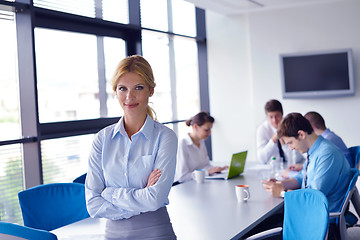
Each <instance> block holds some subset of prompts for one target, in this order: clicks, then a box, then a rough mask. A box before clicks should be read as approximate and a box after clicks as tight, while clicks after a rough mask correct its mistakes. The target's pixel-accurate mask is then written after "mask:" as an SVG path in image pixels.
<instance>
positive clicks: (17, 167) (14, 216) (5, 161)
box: [0, 144, 23, 224]
mask: <svg viewBox="0 0 360 240" xmlns="http://www.w3.org/2000/svg"><path fill="white" fill-rule="evenodd" d="M21 146H22V145H21V144H12V145H4V146H0V192H1V195H0V221H3V222H13V223H19V224H21V223H22V215H21V211H20V206H19V201H18V197H17V193H18V192H20V191H22V190H23V175H22V156H21V152H22V149H21Z"/></svg>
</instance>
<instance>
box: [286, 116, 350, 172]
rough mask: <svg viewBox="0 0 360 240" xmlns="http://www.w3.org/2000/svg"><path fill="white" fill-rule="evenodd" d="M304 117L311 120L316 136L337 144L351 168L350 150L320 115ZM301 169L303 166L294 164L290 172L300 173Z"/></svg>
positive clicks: (290, 167)
mask: <svg viewBox="0 0 360 240" xmlns="http://www.w3.org/2000/svg"><path fill="white" fill-rule="evenodd" d="M304 117H305V118H306V119H307V120H309V122H310V124H311V127H312V128H313V129H314V132H315V134H316V135H318V136H320V135H321V136H323V137H324V138H325V139H327V140H329V141H330V142H332V143H333V144H335V146H337V147H338V148H340V150H341V151H342V152H343V153H344V155H345V157H346V159H347V160H348V162H349V164H350V166H351V164H352V161H353V160H352V157H351V154H350V151H349V149H348V148H347V147H346V145H345V143H344V142H343V140H342V139H341V138H340V137H339V136H338V135H336V134H335V133H334V132H332V131H331V130H330V129H329V128H327V127H326V125H325V120H324V118H323V117H322V116H321V115H320V114H319V113H317V112H313V111H311V112H308V113H306V114H305V115H304ZM301 169H302V164H293V165H290V166H289V170H292V171H300V170H301Z"/></svg>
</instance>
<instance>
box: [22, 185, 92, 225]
mask: <svg viewBox="0 0 360 240" xmlns="http://www.w3.org/2000/svg"><path fill="white" fill-rule="evenodd" d="M18 197H19V202H20V207H21V211H22V215H23V220H24V225H25V226H28V227H32V228H37V229H42V230H47V231H51V230H53V229H56V228H59V227H62V226H65V225H68V224H70V223H73V222H77V221H79V220H82V219H85V218H87V217H89V213H88V212H87V209H86V202H85V186H84V184H80V183H52V184H44V185H39V186H36V187H33V188H30V189H27V190H24V191H22V192H19V193H18Z"/></svg>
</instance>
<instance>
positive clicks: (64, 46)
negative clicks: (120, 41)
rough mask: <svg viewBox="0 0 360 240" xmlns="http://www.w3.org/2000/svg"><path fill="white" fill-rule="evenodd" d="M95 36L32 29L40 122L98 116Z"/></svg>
mask: <svg viewBox="0 0 360 240" xmlns="http://www.w3.org/2000/svg"><path fill="white" fill-rule="evenodd" d="M96 44H97V43H96V36H94V35H89V34H81V33H72V32H66V31H57V30H49V29H42V28H36V29H35V51H36V68H37V69H36V70H37V81H38V83H37V87H38V103H39V119H40V122H42V123H44V122H57V121H69V120H79V119H88V118H98V117H100V110H99V109H100V105H99V100H98V97H99V84H98V72H97V68H98V66H97V45H96Z"/></svg>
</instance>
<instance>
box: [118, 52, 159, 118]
mask: <svg viewBox="0 0 360 240" xmlns="http://www.w3.org/2000/svg"><path fill="white" fill-rule="evenodd" d="M129 72H131V73H136V74H138V75H139V76H140V77H141V78H142V79H143V80H144V81H145V83H146V84H147V85H149V87H150V88H155V86H156V83H155V80H154V74H153V71H152V69H151V66H150V64H149V63H148V61H146V60H145V58H143V57H142V56H139V55H133V56H129V57H126V58H124V59H123V60H121V61H120V63H119V64H118V66H117V67H116V70H115V73H114V75H113V77H112V79H111V86H112V89H113V90H114V92H116V87H117V84H118V82H119V79H120V78H121V76H123V75H124V74H125V73H129ZM147 114H149V116H150V117H151V118H152V119H154V120H156V113H155V111H154V109H152V108H151V107H150V106H149V105H147Z"/></svg>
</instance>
